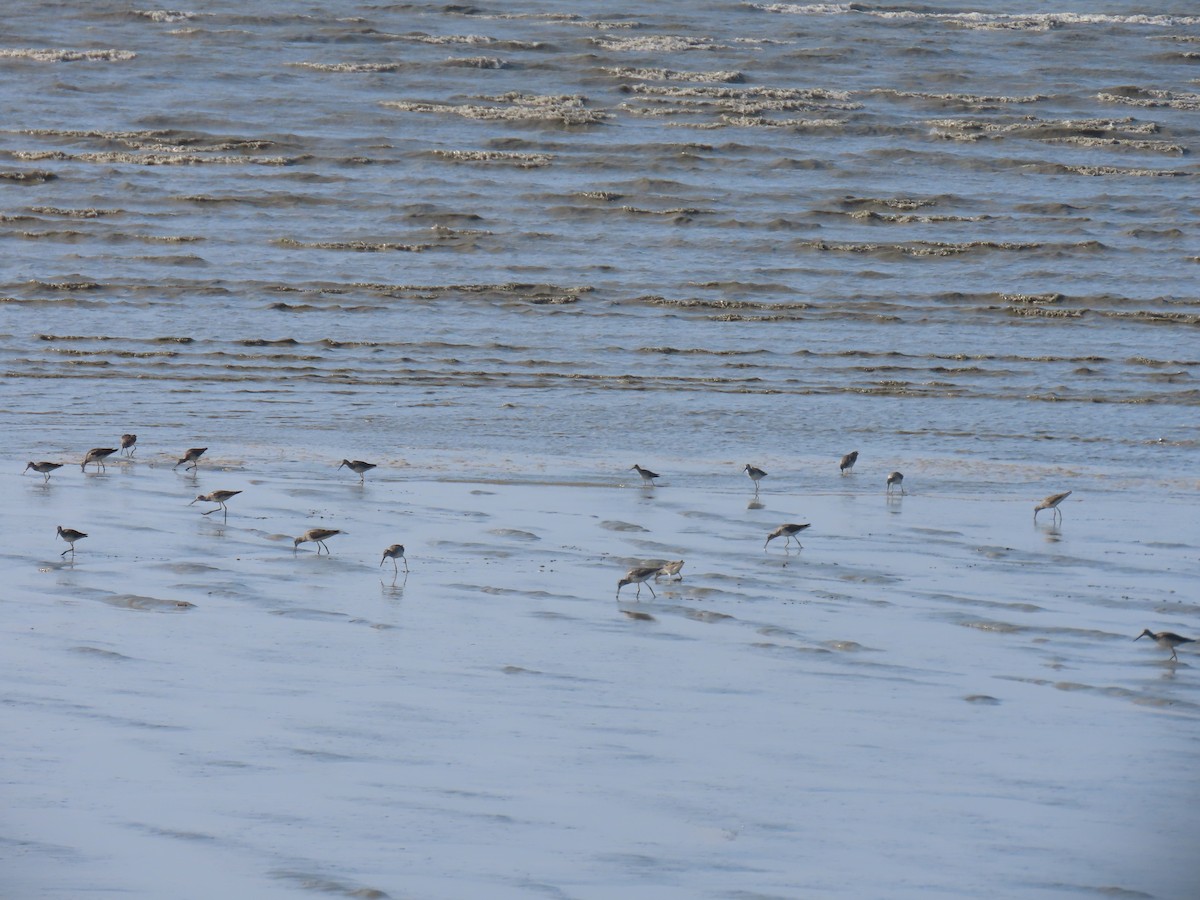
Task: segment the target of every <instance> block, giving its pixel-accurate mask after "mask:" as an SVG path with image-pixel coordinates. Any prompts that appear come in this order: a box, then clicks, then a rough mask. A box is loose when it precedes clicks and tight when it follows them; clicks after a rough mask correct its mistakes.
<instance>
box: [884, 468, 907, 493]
mask: <svg viewBox="0 0 1200 900" xmlns="http://www.w3.org/2000/svg"><path fill="white" fill-rule="evenodd" d="M894 487H899V488H900V493H902V494H903V493H904V473H903V472H893V473H892V474H891V475H889V476H888V477H887V492H888V493H889V494H890V493H891V492H892V488H894Z"/></svg>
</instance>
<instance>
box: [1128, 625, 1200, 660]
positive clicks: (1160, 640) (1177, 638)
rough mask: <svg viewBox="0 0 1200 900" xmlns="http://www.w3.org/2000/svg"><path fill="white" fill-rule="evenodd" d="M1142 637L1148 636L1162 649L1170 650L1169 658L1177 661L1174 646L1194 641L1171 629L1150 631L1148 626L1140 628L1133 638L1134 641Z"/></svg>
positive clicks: (1194, 640)
mask: <svg viewBox="0 0 1200 900" xmlns="http://www.w3.org/2000/svg"><path fill="white" fill-rule="evenodd" d="M1144 637H1148V638H1150V640H1152V641H1154V643H1156V644H1158V646H1160V647H1162V648H1163V649H1164V650H1170V651H1171V659H1173V660H1175V661H1176V662H1179V657H1178V656H1176V655H1175V648H1176V647H1178V646H1179V645H1180V644H1194V643H1195V642H1196V639H1195V638H1185V637H1183V636H1182V635H1178V634H1176V633H1175V632H1173V631H1158V632H1155V631H1151V630H1150V629H1149V628H1144V629H1142V633H1141V634H1139V635H1138V636H1137V637H1135V638H1134V640H1135V641H1136V640H1137V639H1138V638H1144Z"/></svg>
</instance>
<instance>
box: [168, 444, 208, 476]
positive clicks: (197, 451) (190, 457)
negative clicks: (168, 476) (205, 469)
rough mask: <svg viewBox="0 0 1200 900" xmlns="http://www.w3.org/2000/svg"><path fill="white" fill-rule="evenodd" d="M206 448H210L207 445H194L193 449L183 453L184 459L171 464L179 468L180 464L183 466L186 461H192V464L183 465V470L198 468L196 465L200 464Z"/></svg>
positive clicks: (173, 467) (174, 467)
mask: <svg viewBox="0 0 1200 900" xmlns="http://www.w3.org/2000/svg"><path fill="white" fill-rule="evenodd" d="M206 450H208V448H207V447H193V448H192V449H191V450H189V451H187V453H185V454H183V459H181V460H179V462H177V463H175V465H173V466H171V468H172V469H178V468H179V467H180V466H183V464H184V463H191V465H190V466H183V471H185V472H186V471H187V470H188V469H194V468H196V466H198V465H200V457H202V456H203V455H204V453H205V451H206Z"/></svg>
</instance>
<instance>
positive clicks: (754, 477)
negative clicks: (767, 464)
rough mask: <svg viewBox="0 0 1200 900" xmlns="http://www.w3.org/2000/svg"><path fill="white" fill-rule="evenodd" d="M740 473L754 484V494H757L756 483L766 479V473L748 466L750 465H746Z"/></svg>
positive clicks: (755, 467)
mask: <svg viewBox="0 0 1200 900" xmlns="http://www.w3.org/2000/svg"><path fill="white" fill-rule="evenodd" d="M742 471H743V472H745V473H746V474H747V475H749V476H750V480H751V481H753V482H754V493H756V494H757V493H758V483H759V482H760V481H762V480H763V479H764V478H766V477H767V473H766V472H764V471H763V470H762V469H760V468H758V467H757V466H752V465H750V463H746V468H744V469H742Z"/></svg>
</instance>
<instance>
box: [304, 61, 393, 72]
mask: <svg viewBox="0 0 1200 900" xmlns="http://www.w3.org/2000/svg"><path fill="white" fill-rule="evenodd" d="M288 65H291V66H295V67H296V68H300V69H315V70H316V71H318V72H354V73H367V72H369V73H379V72H399V71H400V70H401V69H403V68H404V67H405V63H318V62H294V63H288Z"/></svg>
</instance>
